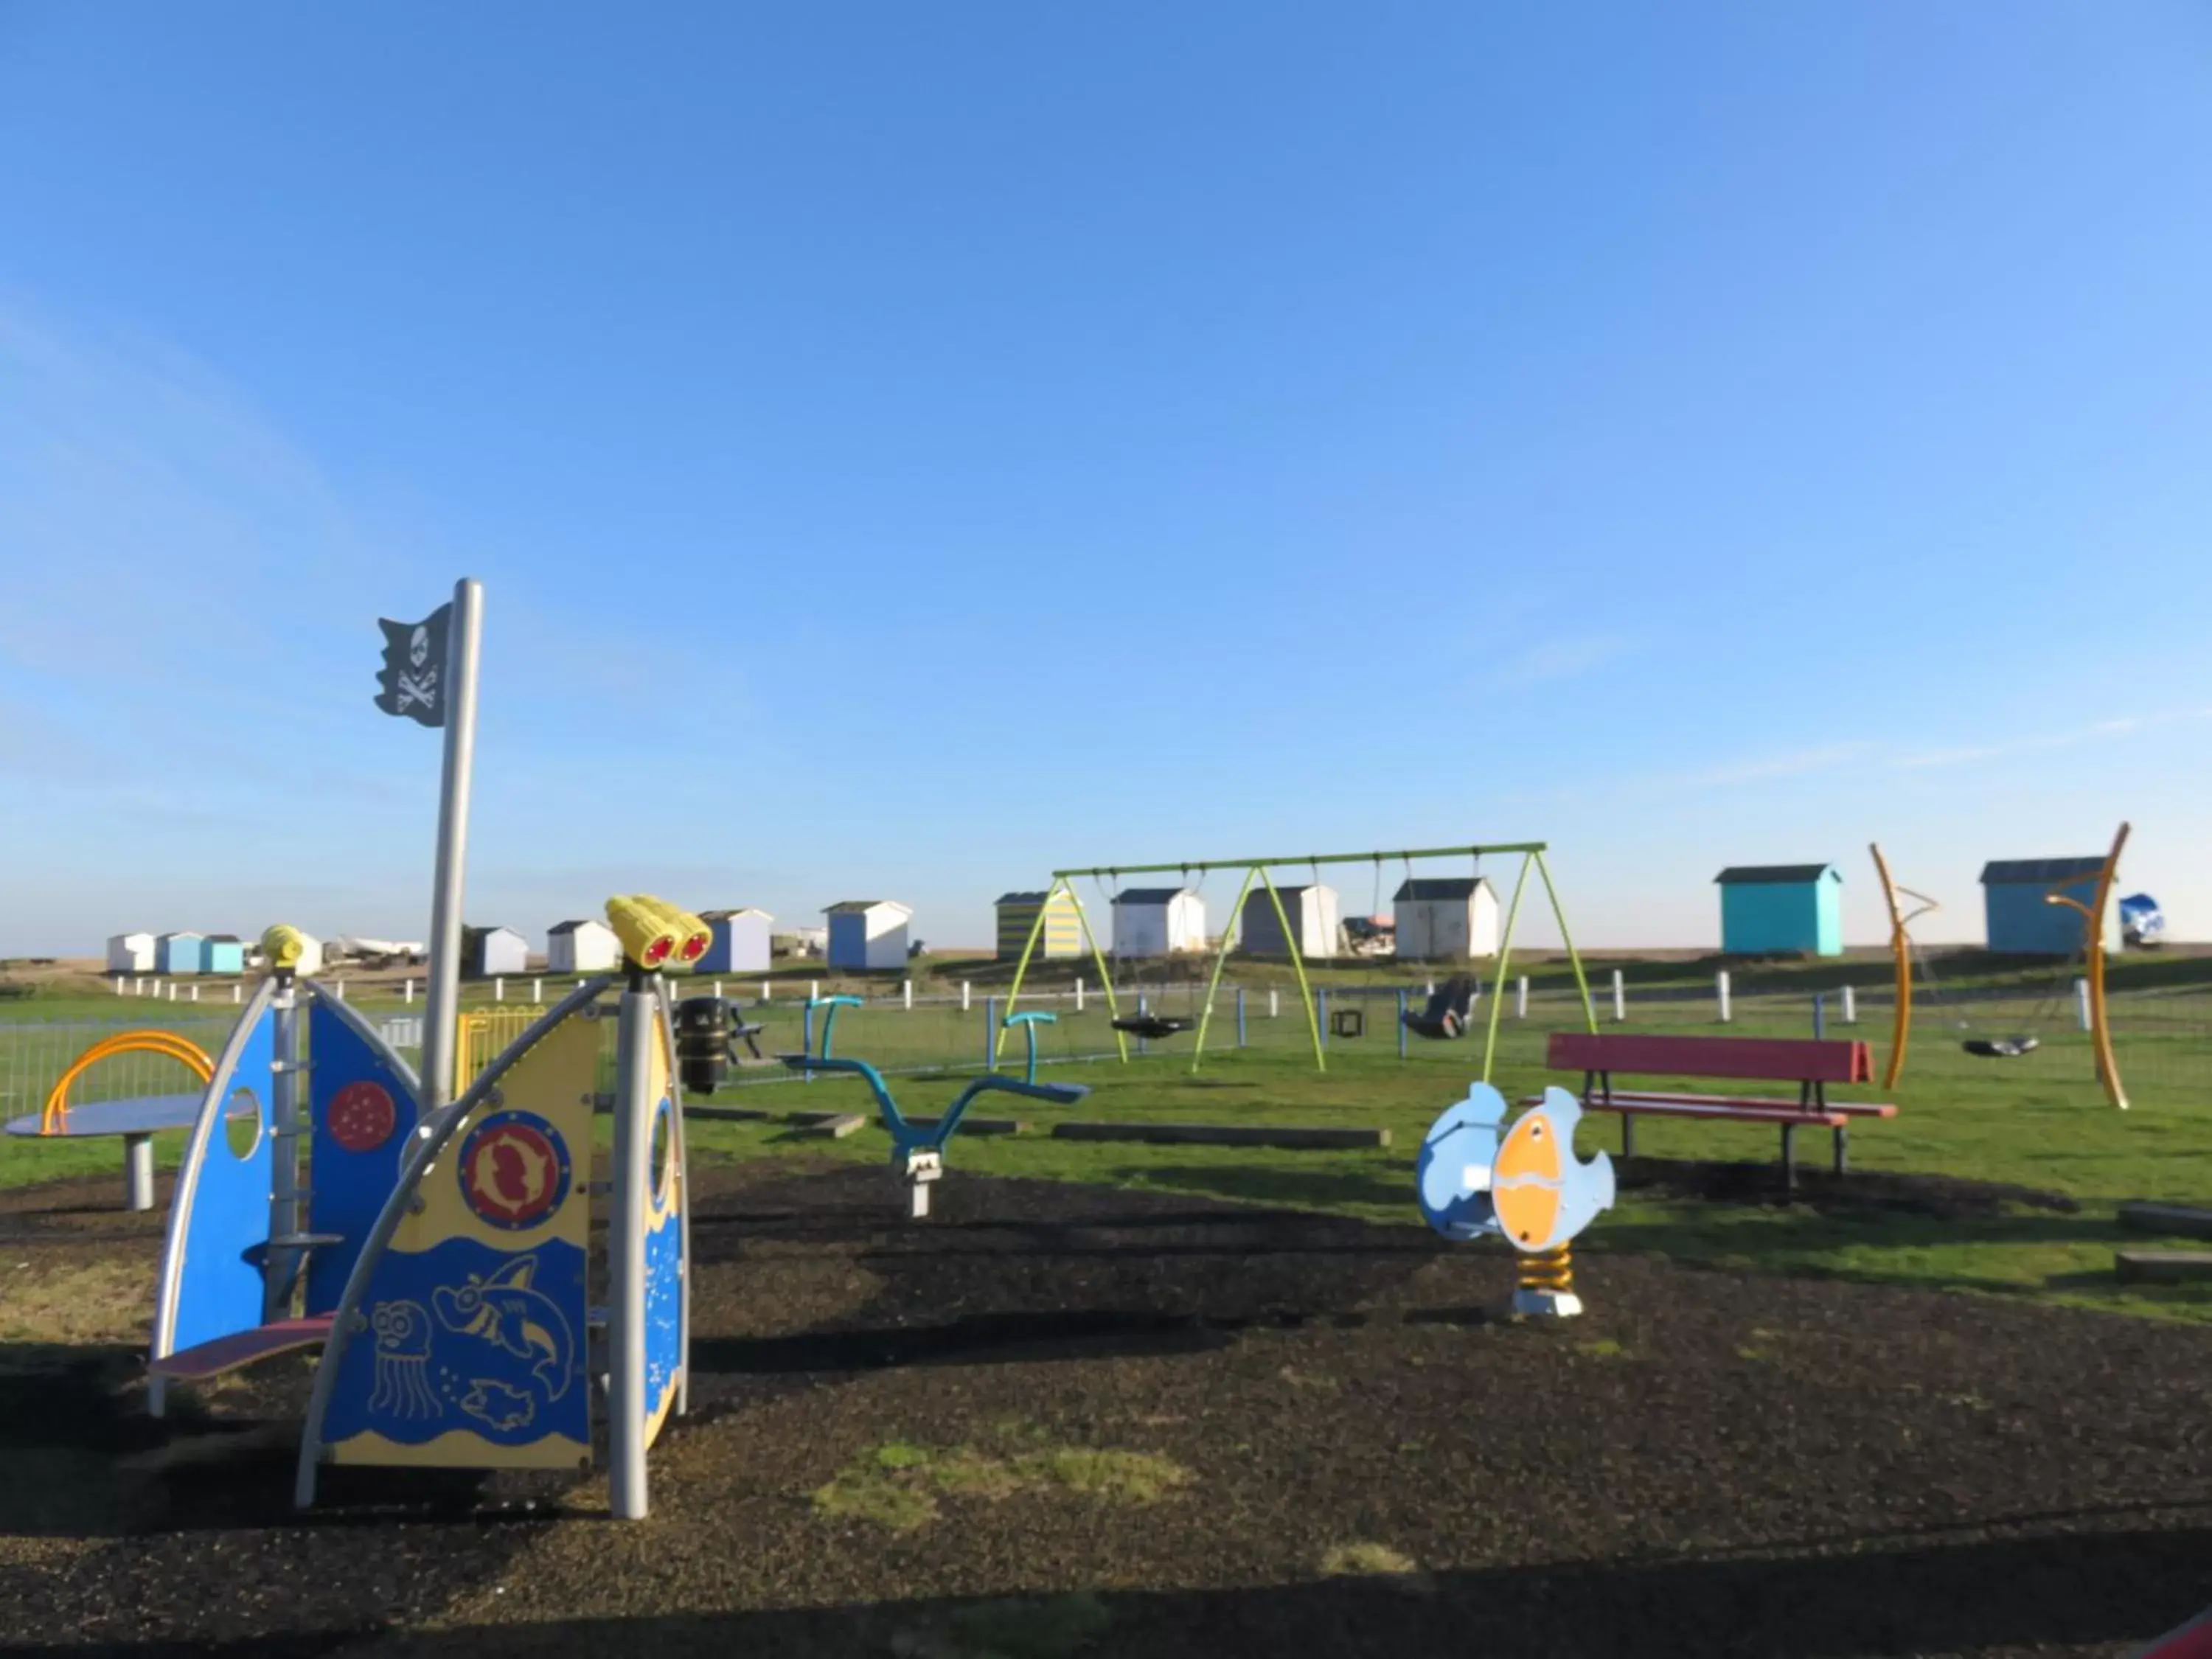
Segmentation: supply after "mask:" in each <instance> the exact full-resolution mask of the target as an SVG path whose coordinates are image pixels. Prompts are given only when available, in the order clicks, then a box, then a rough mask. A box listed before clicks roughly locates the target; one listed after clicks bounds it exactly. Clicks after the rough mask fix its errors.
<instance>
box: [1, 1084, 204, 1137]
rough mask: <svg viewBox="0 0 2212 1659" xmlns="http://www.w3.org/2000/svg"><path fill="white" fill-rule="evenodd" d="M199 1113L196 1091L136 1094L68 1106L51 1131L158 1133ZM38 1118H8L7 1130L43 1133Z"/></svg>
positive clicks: (55, 1133) (189, 1124) (187, 1125)
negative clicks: (194, 1093)
mask: <svg viewBox="0 0 2212 1659" xmlns="http://www.w3.org/2000/svg"><path fill="white" fill-rule="evenodd" d="M199 1115H200V1097H199V1096H197V1095H140V1096H137V1097H135V1098H133V1099H130V1100H93V1101H87V1102H86V1103H84V1104H83V1105H82V1106H71V1107H70V1108H69V1109H67V1110H66V1111H64V1113H63V1114H62V1121H61V1122H60V1124H59V1126H58V1127H56V1128H54V1129H53V1130H52V1132H51V1133H52V1135H53V1136H54V1137H55V1138H56V1139H64V1138H70V1139H74V1138H76V1137H78V1136H82V1135H150V1134H159V1133H161V1132H162V1131H163V1130H165V1129H189V1128H191V1127H192V1124H193V1122H194V1121H195V1120H197V1118H198V1116H199ZM238 1115H243V1114H238ZM8 1133H9V1134H11V1135H36V1134H40V1133H47V1132H46V1131H45V1130H44V1129H42V1127H41V1126H40V1114H39V1113H37V1112H31V1113H27V1114H26V1115H24V1116H21V1117H18V1118H11V1119H9V1122H8Z"/></svg>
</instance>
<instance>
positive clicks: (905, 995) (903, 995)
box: [899, 979, 914, 1013]
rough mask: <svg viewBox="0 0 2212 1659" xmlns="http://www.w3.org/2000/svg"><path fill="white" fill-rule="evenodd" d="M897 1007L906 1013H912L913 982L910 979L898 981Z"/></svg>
mask: <svg viewBox="0 0 2212 1659" xmlns="http://www.w3.org/2000/svg"><path fill="white" fill-rule="evenodd" d="M899 1006H901V1007H902V1008H904V1009H905V1010H906V1011H907V1012H908V1013H912V1012H914V981H912V980H910V979H902V980H901V981H899Z"/></svg>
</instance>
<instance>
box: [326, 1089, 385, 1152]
mask: <svg viewBox="0 0 2212 1659" xmlns="http://www.w3.org/2000/svg"><path fill="white" fill-rule="evenodd" d="M330 1126H331V1139H332V1140H335V1141H337V1144H338V1145H339V1146H341V1147H343V1149H344V1150H345V1151H347V1152H374V1151H375V1150H376V1149H377V1148H378V1147H380V1146H382V1145H384V1143H385V1142H386V1141H387V1140H389V1139H392V1131H393V1130H394V1129H396V1128H398V1127H399V1113H398V1109H397V1108H395V1107H394V1106H393V1105H392V1095H391V1092H390V1091H388V1090H386V1088H385V1086H384V1085H382V1084H380V1083H374V1082H371V1081H370V1080H369V1079H366V1078H364V1079H362V1080H361V1081H360V1082H358V1083H349V1084H347V1085H346V1086H345V1087H344V1088H343V1089H341V1090H339V1091H337V1093H336V1094H335V1095H332V1096H331V1109H330Z"/></svg>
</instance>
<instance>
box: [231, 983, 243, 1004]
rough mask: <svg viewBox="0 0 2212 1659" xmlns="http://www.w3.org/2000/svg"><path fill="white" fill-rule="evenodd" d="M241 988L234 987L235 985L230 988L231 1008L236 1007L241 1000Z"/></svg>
mask: <svg viewBox="0 0 2212 1659" xmlns="http://www.w3.org/2000/svg"><path fill="white" fill-rule="evenodd" d="M241 988H242V987H239V986H236V985H234V986H232V987H230V1000H231V1003H232V1006H236V1005H237V1004H238V1003H239V1002H240V1000H242V999H241V998H240V995H239V993H240V989H241Z"/></svg>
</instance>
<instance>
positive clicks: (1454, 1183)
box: [1417, 1083, 1505, 1244]
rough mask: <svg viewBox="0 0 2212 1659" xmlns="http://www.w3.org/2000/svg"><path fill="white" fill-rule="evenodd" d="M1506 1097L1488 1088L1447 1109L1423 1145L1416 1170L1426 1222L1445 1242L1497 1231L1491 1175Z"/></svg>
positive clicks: (1479, 1087) (1480, 1086)
mask: <svg viewBox="0 0 2212 1659" xmlns="http://www.w3.org/2000/svg"><path fill="white" fill-rule="evenodd" d="M1504 1118H1505V1097H1504V1095H1501V1094H1499V1093H1498V1091H1497V1090H1495V1089H1493V1088H1492V1087H1491V1086H1490V1085H1488V1084H1487V1083H1475V1084H1470V1085H1468V1091H1467V1098H1466V1099H1465V1100H1462V1101H1461V1102H1459V1103H1457V1104H1455V1105H1452V1106H1448V1107H1446V1108H1445V1109H1444V1113H1443V1116H1441V1117H1439V1118H1438V1119H1437V1121H1435V1123H1433V1124H1431V1126H1430V1128H1429V1133H1428V1134H1427V1136H1426V1137H1425V1139H1423V1140H1422V1142H1421V1157H1420V1162H1419V1167H1418V1170H1417V1178H1418V1181H1419V1193H1420V1202H1421V1217H1422V1218H1423V1219H1424V1220H1425V1221H1426V1222H1427V1223H1428V1224H1429V1225H1430V1226H1431V1227H1433V1228H1435V1229H1436V1230H1437V1231H1438V1232H1440V1233H1442V1234H1443V1236H1444V1237H1446V1238H1449V1239H1455V1240H1456V1241H1458V1242H1459V1243H1462V1244H1463V1243H1467V1242H1468V1241H1469V1240H1471V1239H1475V1238H1480V1237H1482V1236H1483V1235H1484V1234H1486V1233H1494V1232H1496V1231H1498V1211H1497V1206H1496V1205H1495V1203H1494V1202H1493V1201H1492V1196H1491V1190H1490V1183H1491V1171H1492V1167H1493V1166H1494V1165H1495V1164H1497V1162H1498V1125H1499V1124H1500V1123H1502V1122H1503V1121H1504Z"/></svg>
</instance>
